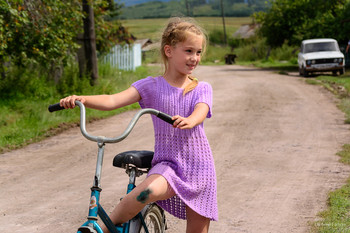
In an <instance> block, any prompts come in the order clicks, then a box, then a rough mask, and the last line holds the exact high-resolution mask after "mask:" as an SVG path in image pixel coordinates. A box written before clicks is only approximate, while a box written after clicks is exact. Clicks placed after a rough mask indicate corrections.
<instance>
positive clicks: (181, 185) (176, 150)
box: [132, 76, 218, 221]
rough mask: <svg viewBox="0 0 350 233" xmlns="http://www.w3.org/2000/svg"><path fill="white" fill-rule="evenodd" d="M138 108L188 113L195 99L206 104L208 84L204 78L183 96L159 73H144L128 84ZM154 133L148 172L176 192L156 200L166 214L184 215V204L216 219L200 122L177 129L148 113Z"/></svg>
mask: <svg viewBox="0 0 350 233" xmlns="http://www.w3.org/2000/svg"><path fill="white" fill-rule="evenodd" d="M132 86H134V87H135V88H136V89H137V90H138V92H139V94H140V95H141V100H140V101H139V104H140V106H141V107H142V108H154V109H157V110H159V111H162V112H164V113H167V114H169V115H171V116H174V115H180V116H183V117H188V116H189V115H191V113H192V112H193V110H194V107H195V105H196V104H197V103H206V104H207V105H208V106H209V112H208V115H207V117H208V118H210V117H211V114H212V112H211V111H212V88H211V86H210V84H208V83H206V82H199V83H198V85H197V87H196V88H194V89H193V90H192V91H190V92H188V93H186V95H184V96H183V89H181V88H177V87H173V86H171V85H170V84H169V83H168V82H167V81H166V80H165V79H164V78H163V77H162V76H159V77H147V78H145V79H141V80H139V81H137V82H135V83H133V84H132ZM152 121H153V125H154V134H155V147H154V158H153V161H152V168H151V170H150V171H149V173H148V176H149V175H152V174H160V175H162V176H163V177H164V178H165V179H166V180H167V181H168V183H169V185H170V186H171V187H172V188H173V190H174V191H175V193H176V195H175V196H174V197H172V198H170V199H167V200H163V201H158V202H157V204H159V205H160V206H161V207H162V208H163V209H165V210H166V211H168V212H169V213H170V214H172V215H174V216H176V217H178V218H181V219H186V206H188V207H189V208H191V209H192V210H194V211H195V212H197V213H198V214H200V215H202V216H204V217H206V218H209V219H211V220H214V221H217V220H218V208H217V191H216V190H217V187H216V174H215V166H214V160H213V156H212V152H211V149H210V146H209V143H208V140H207V137H206V135H205V132H204V128H203V123H201V124H200V125H198V126H196V127H194V128H192V129H185V130H183V129H177V128H173V127H172V126H171V125H170V124H168V123H166V122H164V121H162V120H160V119H159V118H157V117H155V116H153V115H152Z"/></svg>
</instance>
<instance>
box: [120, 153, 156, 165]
mask: <svg viewBox="0 0 350 233" xmlns="http://www.w3.org/2000/svg"><path fill="white" fill-rule="evenodd" d="M153 154H154V152H153V151H148V150H132V151H125V152H122V153H119V154H117V155H116V156H115V157H114V159H113V166H114V167H121V168H125V167H126V164H132V165H134V166H135V167H138V168H151V166H152V165H151V163H152V159H153Z"/></svg>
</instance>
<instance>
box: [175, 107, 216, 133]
mask: <svg viewBox="0 0 350 233" xmlns="http://www.w3.org/2000/svg"><path fill="white" fill-rule="evenodd" d="M208 112H209V106H208V105H207V104H205V103H198V104H197V105H196V106H195V107H194V111H193V112H192V114H191V115H190V116H189V117H182V116H179V115H176V116H173V118H172V119H173V120H175V122H174V124H173V127H174V128H179V129H192V128H193V127H195V126H197V125H199V124H201V123H202V122H203V121H204V120H205V118H206V117H207V115H208Z"/></svg>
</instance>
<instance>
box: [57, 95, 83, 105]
mask: <svg viewBox="0 0 350 233" xmlns="http://www.w3.org/2000/svg"><path fill="white" fill-rule="evenodd" d="M76 100H79V101H80V102H81V103H85V101H86V100H85V98H84V97H82V96H76V95H71V96H68V97H66V98H63V99H61V100H60V106H61V107H64V108H75V101H76Z"/></svg>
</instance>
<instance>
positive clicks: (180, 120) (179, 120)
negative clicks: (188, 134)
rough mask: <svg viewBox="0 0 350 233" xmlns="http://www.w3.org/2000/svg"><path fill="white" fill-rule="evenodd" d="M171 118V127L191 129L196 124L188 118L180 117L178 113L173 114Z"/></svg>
mask: <svg viewBox="0 0 350 233" xmlns="http://www.w3.org/2000/svg"><path fill="white" fill-rule="evenodd" d="M172 120H174V124H173V127H174V128H179V129H192V128H193V127H195V126H196V123H195V122H194V121H192V120H191V119H189V118H186V117H182V116H179V115H176V116H173V117H172Z"/></svg>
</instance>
